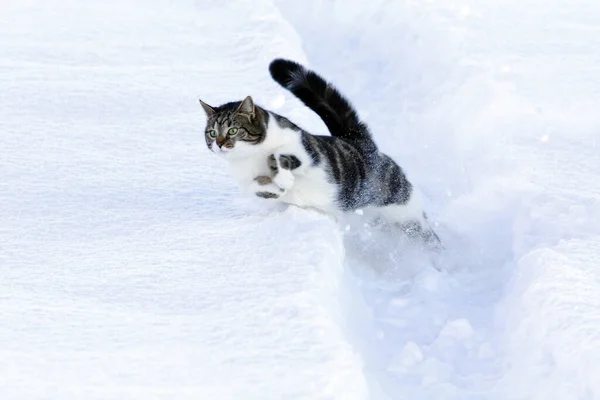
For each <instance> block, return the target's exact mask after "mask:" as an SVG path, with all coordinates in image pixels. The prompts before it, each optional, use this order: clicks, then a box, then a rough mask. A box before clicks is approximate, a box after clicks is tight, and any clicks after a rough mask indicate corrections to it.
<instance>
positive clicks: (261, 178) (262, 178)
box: [254, 176, 273, 186]
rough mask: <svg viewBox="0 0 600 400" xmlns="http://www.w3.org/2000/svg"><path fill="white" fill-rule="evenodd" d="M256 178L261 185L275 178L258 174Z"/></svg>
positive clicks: (271, 181)
mask: <svg viewBox="0 0 600 400" xmlns="http://www.w3.org/2000/svg"><path fill="white" fill-rule="evenodd" d="M254 180H255V181H256V182H257V183H258V184H259V185H261V186H265V185H268V184H269V183H273V179H271V177H270V176H257V177H256V178H254Z"/></svg>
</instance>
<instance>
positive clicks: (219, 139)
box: [217, 138, 225, 148]
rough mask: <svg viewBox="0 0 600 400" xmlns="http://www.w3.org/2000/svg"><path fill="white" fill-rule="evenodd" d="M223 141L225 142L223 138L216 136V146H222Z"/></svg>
mask: <svg viewBox="0 0 600 400" xmlns="http://www.w3.org/2000/svg"><path fill="white" fill-rule="evenodd" d="M223 143H225V139H223V138H217V146H219V148H221V147H223Z"/></svg>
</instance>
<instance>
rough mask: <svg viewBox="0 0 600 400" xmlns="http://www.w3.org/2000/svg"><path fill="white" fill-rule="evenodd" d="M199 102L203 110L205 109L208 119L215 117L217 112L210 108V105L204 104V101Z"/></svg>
mask: <svg viewBox="0 0 600 400" xmlns="http://www.w3.org/2000/svg"><path fill="white" fill-rule="evenodd" d="M198 101H199V102H200V105H201V106H202V108H203V109H204V112H205V113H206V116H207V117H209V118H210V117H212V116H213V115H215V113H216V111H215V109H214V108H212V107H211V106H209V105H208V104H206V103H205V102H203V101H202V100H200V99H198Z"/></svg>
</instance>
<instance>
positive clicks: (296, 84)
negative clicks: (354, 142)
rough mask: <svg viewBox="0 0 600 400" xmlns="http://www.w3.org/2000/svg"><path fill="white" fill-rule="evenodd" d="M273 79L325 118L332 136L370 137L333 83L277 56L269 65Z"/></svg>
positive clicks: (364, 126)
mask: <svg viewBox="0 0 600 400" xmlns="http://www.w3.org/2000/svg"><path fill="white" fill-rule="evenodd" d="M269 72H270V73H271V76H272V77H273V79H274V80H275V81H276V82H277V83H279V84H280V85H281V86H283V87H284V88H286V89H287V90H289V91H290V92H292V93H293V94H294V95H295V96H296V97H298V98H299V99H300V100H301V101H302V102H303V103H304V104H305V105H306V106H307V107H309V108H310V109H311V110H313V111H314V112H316V113H317V114H318V115H319V117H321V119H322V120H323V122H325V125H326V126H327V129H329V132H330V133H331V135H332V136H337V137H341V138H346V139H370V138H371V135H370V133H369V129H368V128H367V125H366V124H365V123H363V122H361V121H360V120H359V118H358V115H357V113H356V110H354V108H353V107H352V105H351V104H350V102H349V101H348V100H346V99H345V98H344V96H342V94H341V93H340V92H339V90H337V89H336V88H335V87H334V86H333V85H332V84H330V83H328V82H327V81H325V79H323V78H321V77H320V76H319V75H317V74H316V73H315V72H313V71H311V70H308V69H306V68H305V67H303V66H302V65H300V64H298V63H297V62H295V61H290V60H284V59H281V58H276V59H275V60H273V61H272V62H271V64H270V65H269Z"/></svg>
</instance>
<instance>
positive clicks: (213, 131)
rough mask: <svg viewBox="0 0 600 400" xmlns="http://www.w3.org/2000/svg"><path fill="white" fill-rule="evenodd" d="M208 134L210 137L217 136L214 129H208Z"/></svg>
mask: <svg viewBox="0 0 600 400" xmlns="http://www.w3.org/2000/svg"><path fill="white" fill-rule="evenodd" d="M208 134H209V136H210V137H213V138H215V137H217V131H215V130H210V131H208Z"/></svg>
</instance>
